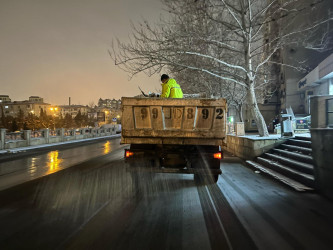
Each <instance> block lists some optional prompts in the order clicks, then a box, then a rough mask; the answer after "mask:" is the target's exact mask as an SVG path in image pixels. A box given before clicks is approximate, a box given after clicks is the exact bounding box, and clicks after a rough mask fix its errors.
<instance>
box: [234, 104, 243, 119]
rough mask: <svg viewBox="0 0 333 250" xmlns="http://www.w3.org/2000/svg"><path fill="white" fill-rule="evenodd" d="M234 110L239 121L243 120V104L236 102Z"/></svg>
mask: <svg viewBox="0 0 333 250" xmlns="http://www.w3.org/2000/svg"><path fill="white" fill-rule="evenodd" d="M236 110H237V113H238V117H239V121H240V122H244V119H243V105H242V104H238V105H237V106H236Z"/></svg>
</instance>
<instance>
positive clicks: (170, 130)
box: [121, 97, 227, 182]
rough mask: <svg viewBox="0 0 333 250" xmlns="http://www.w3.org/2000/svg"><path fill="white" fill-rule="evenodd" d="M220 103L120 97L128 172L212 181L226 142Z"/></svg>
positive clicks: (224, 105) (222, 102)
mask: <svg viewBox="0 0 333 250" xmlns="http://www.w3.org/2000/svg"><path fill="white" fill-rule="evenodd" d="M226 112H227V103H226V100H225V99H222V98H221V99H207V98H188V99H185V98H184V99H167V98H156V97H155V98H150V97H142V98H133V97H123V98H122V121H121V124H122V130H121V144H130V147H129V149H125V162H126V164H127V165H128V170H129V171H132V172H136V171H147V172H155V173H180V174H193V175H194V179H195V180H198V181H201V180H203V179H205V180H207V179H209V180H211V181H213V182H217V180H218V177H219V175H220V174H221V173H222V172H221V169H220V160H221V159H222V158H223V153H222V151H221V145H223V144H224V143H225V140H226Z"/></svg>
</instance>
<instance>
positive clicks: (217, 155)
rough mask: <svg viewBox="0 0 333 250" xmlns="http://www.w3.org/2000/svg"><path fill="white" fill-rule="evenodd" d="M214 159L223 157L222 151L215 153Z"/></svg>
mask: <svg viewBox="0 0 333 250" xmlns="http://www.w3.org/2000/svg"><path fill="white" fill-rule="evenodd" d="M214 159H220V160H221V159H222V152H218V153H215V154H214Z"/></svg>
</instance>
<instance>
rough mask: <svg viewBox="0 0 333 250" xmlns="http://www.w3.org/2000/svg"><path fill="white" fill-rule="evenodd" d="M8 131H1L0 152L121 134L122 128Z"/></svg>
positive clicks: (114, 126)
mask: <svg viewBox="0 0 333 250" xmlns="http://www.w3.org/2000/svg"><path fill="white" fill-rule="evenodd" d="M6 131H7V130H6V129H0V150H3V149H12V148H18V147H28V146H36V145H41V144H52V143H59V142H66V141H73V140H82V139H87V138H94V137H103V136H108V135H114V134H116V133H120V126H117V125H113V126H111V127H108V128H79V129H64V128H60V129H55V130H52V129H48V128H47V129H41V130H38V131H32V130H23V131H19V132H10V133H7V132H6Z"/></svg>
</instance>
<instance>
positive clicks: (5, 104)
mask: <svg viewBox="0 0 333 250" xmlns="http://www.w3.org/2000/svg"><path fill="white" fill-rule="evenodd" d="M1 97H2V98H3V99H2V102H0V107H1V109H2V110H1V114H0V115H2V113H3V114H4V115H5V116H12V117H18V116H19V115H20V113H21V114H23V115H24V116H27V115H28V114H29V113H30V114H34V115H36V116H39V115H40V113H41V112H42V111H43V112H46V114H47V115H49V114H50V110H49V108H50V106H51V104H48V103H44V101H43V98H40V97H38V96H34V97H29V100H26V101H14V102H12V101H11V99H10V98H9V96H3V95H2V96H1Z"/></svg>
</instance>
